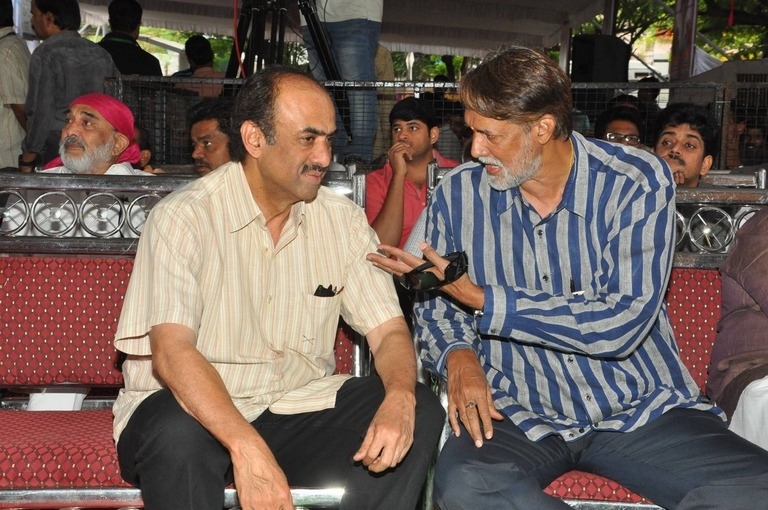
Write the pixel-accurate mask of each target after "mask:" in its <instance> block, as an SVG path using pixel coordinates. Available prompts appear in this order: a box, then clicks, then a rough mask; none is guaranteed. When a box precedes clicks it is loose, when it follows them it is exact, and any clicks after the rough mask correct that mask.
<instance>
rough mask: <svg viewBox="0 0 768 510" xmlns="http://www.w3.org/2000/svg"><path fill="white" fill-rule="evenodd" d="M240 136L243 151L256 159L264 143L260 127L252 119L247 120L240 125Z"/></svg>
mask: <svg viewBox="0 0 768 510" xmlns="http://www.w3.org/2000/svg"><path fill="white" fill-rule="evenodd" d="M240 137H241V138H242V140H243V147H244V148H245V152H246V153H247V154H249V155H250V156H251V157H253V158H256V159H258V158H259V157H260V156H261V148H262V146H263V145H265V144H266V138H265V137H264V132H263V131H262V130H261V128H260V127H259V126H258V125H257V124H256V123H255V122H253V121H250V120H247V121H245V122H243V125H242V126H240Z"/></svg>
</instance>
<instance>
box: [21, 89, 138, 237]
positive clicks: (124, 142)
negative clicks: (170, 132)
mask: <svg viewBox="0 0 768 510" xmlns="http://www.w3.org/2000/svg"><path fill="white" fill-rule="evenodd" d="M133 122H134V120H133V113H132V112H131V110H130V108H128V107H127V106H126V105H125V104H123V103H122V102H120V101H119V100H117V99H115V98H113V97H112V96H108V95H106V94H100V93H91V94H85V95H83V96H80V97H78V98H75V99H74V100H73V101H72V102H71V103H70V105H69V109H68V110H67V112H66V120H65V124H64V128H63V129H62V131H61V141H60V143H59V157H57V158H55V159H53V160H51V161H50V162H49V163H48V165H46V168H45V169H44V170H43V171H42V173H55V174H88V175H152V174H150V173H148V172H144V171H142V170H138V169H135V168H134V167H133V164H134V163H138V162H139V160H140V158H141V151H140V149H139V146H138V144H137V143H136V142H135V141H134V137H135V132H134V124H133ZM41 194H42V193H40V192H30V193H28V196H27V201H28V204H29V207H30V208H31V207H32V205H33V203H34V200H35V199H36V198H37V197H38V196H40V195H41ZM67 194H68V196H69V197H70V198H72V200H73V201H74V202H75V204H76V205H77V207H78V208H79V207H80V204H81V203H82V202H83V201H84V200H85V199H86V194H85V193H84V192H80V191H76V192H72V191H70V192H68V193H67ZM57 200H58V199H57ZM106 202H109V200H107V201H106ZM46 203H47V201H44V202H43V203H41V204H39V207H38V208H37V209H36V210H35V211H30V218H29V219H26V218H25V215H24V210H23V208H22V207H14V208H12V209H10V210H9V215H8V218H6V221H9V222H10V223H9V225H21V224H22V223H24V222H25V221H26V224H25V226H24V228H23V229H21V230H20V231H18V232H16V233H15V235H56V236H69V237H93V236H94V233H93V232H89V231H88V230H89V229H90V230H92V231H94V232H96V233H97V234H98V235H99V236H102V234H100V233H99V232H107V231H109V232H111V233H110V234H107V235H104V237H138V235H137V234H136V233H135V232H133V231H132V230H131V229H130V228H129V227H128V221H122V223H123V224H122V226H120V227H119V228H117V227H118V225H120V222H121V220H122V217H121V214H122V212H121V211H120V210H119V209H120V208H119V206H118V205H117V204H113V205H115V207H110V208H108V209H106V210H98V208H96V209H94V210H90V209H87V210H84V211H83V215H82V218H80V221H78V215H77V214H76V212H75V211H73V210H71V207H70V205H66V204H65V205H62V204H58V205H54V204H49V205H46ZM95 205H96V204H95V202H94V206H95ZM123 205H124V206H125V207H127V205H128V204H123ZM134 212H136V213H137V214H139V212H138V211H134ZM102 213H104V214H102ZM33 215H34V218H35V222H36V223H37V225H38V226H39V227H40V229H42V230H40V229H38V228H37V227H35V225H34V223H35V222H33V221H31V220H32V216H33ZM134 221H138V223H136V224H141V223H143V219H134ZM84 223H85V224H87V226H88V228H85V227H84V226H83V225H84ZM70 226H71V228H70Z"/></svg>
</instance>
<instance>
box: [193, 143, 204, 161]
mask: <svg viewBox="0 0 768 510" xmlns="http://www.w3.org/2000/svg"><path fill="white" fill-rule="evenodd" d="M192 159H203V148H202V147H201V146H200V145H198V144H194V145H193V146H192Z"/></svg>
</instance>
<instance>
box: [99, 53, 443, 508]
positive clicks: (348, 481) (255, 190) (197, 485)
mask: <svg viewBox="0 0 768 510" xmlns="http://www.w3.org/2000/svg"><path fill="white" fill-rule="evenodd" d="M233 117H234V122H235V125H237V126H238V128H239V132H240V136H241V140H242V143H243V146H244V149H245V151H244V156H243V158H242V159H241V161H240V162H237V163H234V162H233V163H229V164H227V165H225V166H224V167H223V168H220V169H219V170H217V171H215V172H213V173H211V174H210V175H208V176H207V177H205V178H203V179H196V180H194V181H192V182H191V183H190V184H188V185H187V186H186V187H184V188H182V189H179V190H177V191H175V192H174V193H172V194H170V195H168V196H167V197H166V198H165V199H163V200H162V201H161V202H160V203H159V204H158V205H156V206H155V207H154V209H153V210H152V214H151V215H150V217H149V221H148V223H147V227H146V229H145V230H144V233H143V234H142V236H141V240H140V241H139V248H138V252H137V253H136V262H135V264H134V267H133V272H132V274H131V280H130V283H129V285H128V290H127V292H126V296H125V302H124V306H123V309H122V313H121V316H120V322H119V324H118V327H117V333H116V338H115V346H116V347H117V349H118V350H120V351H121V352H124V353H126V354H127V355H128V357H127V359H126V361H125V363H124V364H123V372H124V373H125V389H124V390H122V391H121V393H120V396H119V397H118V399H117V401H116V402H115V406H114V414H115V423H114V438H115V440H116V441H117V452H118V458H119V461H120V472H121V474H122V476H123V477H124V478H125V479H126V480H127V481H129V482H131V483H133V484H136V485H137V486H138V487H139V488H140V489H141V493H142V497H143V500H144V504H145V508H146V509H147V510H176V509H178V510H188V509H190V508H201V509H203V508H204V509H218V508H222V506H223V504H224V488H225V487H226V486H227V485H228V484H230V483H232V482H233V481H234V484H235V487H236V489H237V496H238V499H239V502H240V505H241V506H242V508H248V509H255V508H269V509H278V508H283V509H285V510H288V509H292V508H293V504H292V500H291V493H290V486H303V487H343V488H344V496H343V499H342V502H341V508H342V509H343V510H346V509H349V510H365V509H404V510H405V509H413V508H415V507H416V502H417V500H418V496H419V493H420V490H421V487H422V485H423V484H424V481H425V478H426V473H427V470H428V468H429V465H430V463H431V460H432V457H433V454H434V450H435V446H436V445H437V439H438V436H439V434H440V430H441V429H442V425H443V421H444V417H445V415H444V413H443V411H442V409H441V407H440V404H439V402H438V400H437V397H436V396H435V395H434V394H433V393H432V392H431V391H430V390H429V389H428V388H427V387H425V386H423V385H417V384H416V369H415V365H416V363H415V353H414V352H413V343H412V341H411V336H410V333H409V331H408V328H407V327H406V324H405V321H404V320H403V318H402V313H401V311H400V308H399V306H398V303H397V300H396V297H395V292H394V289H393V288H392V280H391V279H390V278H388V277H387V275H385V274H384V273H382V272H380V271H378V270H376V269H375V268H373V267H372V266H370V264H368V263H367V262H366V261H365V255H366V253H368V252H369V251H371V250H375V249H376V235H375V233H374V232H373V230H372V229H371V228H370V226H369V225H368V223H367V222H366V218H365V215H364V213H363V211H362V210H360V208H359V207H358V206H357V205H355V204H354V203H353V202H352V201H350V200H349V199H347V198H346V197H343V196H341V195H339V194H337V193H336V192H334V191H332V190H330V189H328V188H327V187H324V186H321V182H322V179H323V176H324V174H325V172H326V171H327V168H328V166H329V165H330V163H331V140H332V138H333V136H334V135H335V134H336V132H337V128H336V122H335V108H334V105H333V102H332V101H331V98H330V96H329V95H328V92H327V91H326V90H325V89H324V88H323V87H322V86H321V85H320V84H319V83H317V82H316V81H315V80H314V79H312V77H310V76H309V75H307V74H304V73H302V72H300V71H298V70H296V69H292V68H286V67H281V66H270V67H267V68H265V69H263V70H261V71H259V72H258V73H255V74H252V75H251V76H249V77H248V79H247V80H246V81H245V83H244V84H243V85H242V87H241V88H240V91H239V93H238V96H237V99H236V103H235V107H234V109H233ZM339 314H341V315H342V316H343V317H344V319H345V320H346V321H347V323H348V324H351V325H352V326H354V327H355V328H356V329H357V330H358V331H359V332H360V333H361V334H364V335H365V336H366V340H367V342H368V344H369V345H370V347H371V352H372V353H373V357H374V359H375V362H376V372H377V375H372V376H367V377H351V376H349V375H343V374H337V375H332V374H333V371H334V367H335V365H336V363H335V357H334V340H335V333H336V326H337V323H338V318H339Z"/></svg>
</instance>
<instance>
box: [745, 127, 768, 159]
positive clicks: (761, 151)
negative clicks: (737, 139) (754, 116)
mask: <svg viewBox="0 0 768 510" xmlns="http://www.w3.org/2000/svg"><path fill="white" fill-rule="evenodd" d="M765 135H766V133H765V125H764V124H763V122H761V121H755V120H749V121H747V122H746V125H745V129H744V137H743V138H744V143H742V144H741V164H742V165H746V166H752V165H762V164H764V163H768V146H767V145H768V143H767V142H766V138H765Z"/></svg>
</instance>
